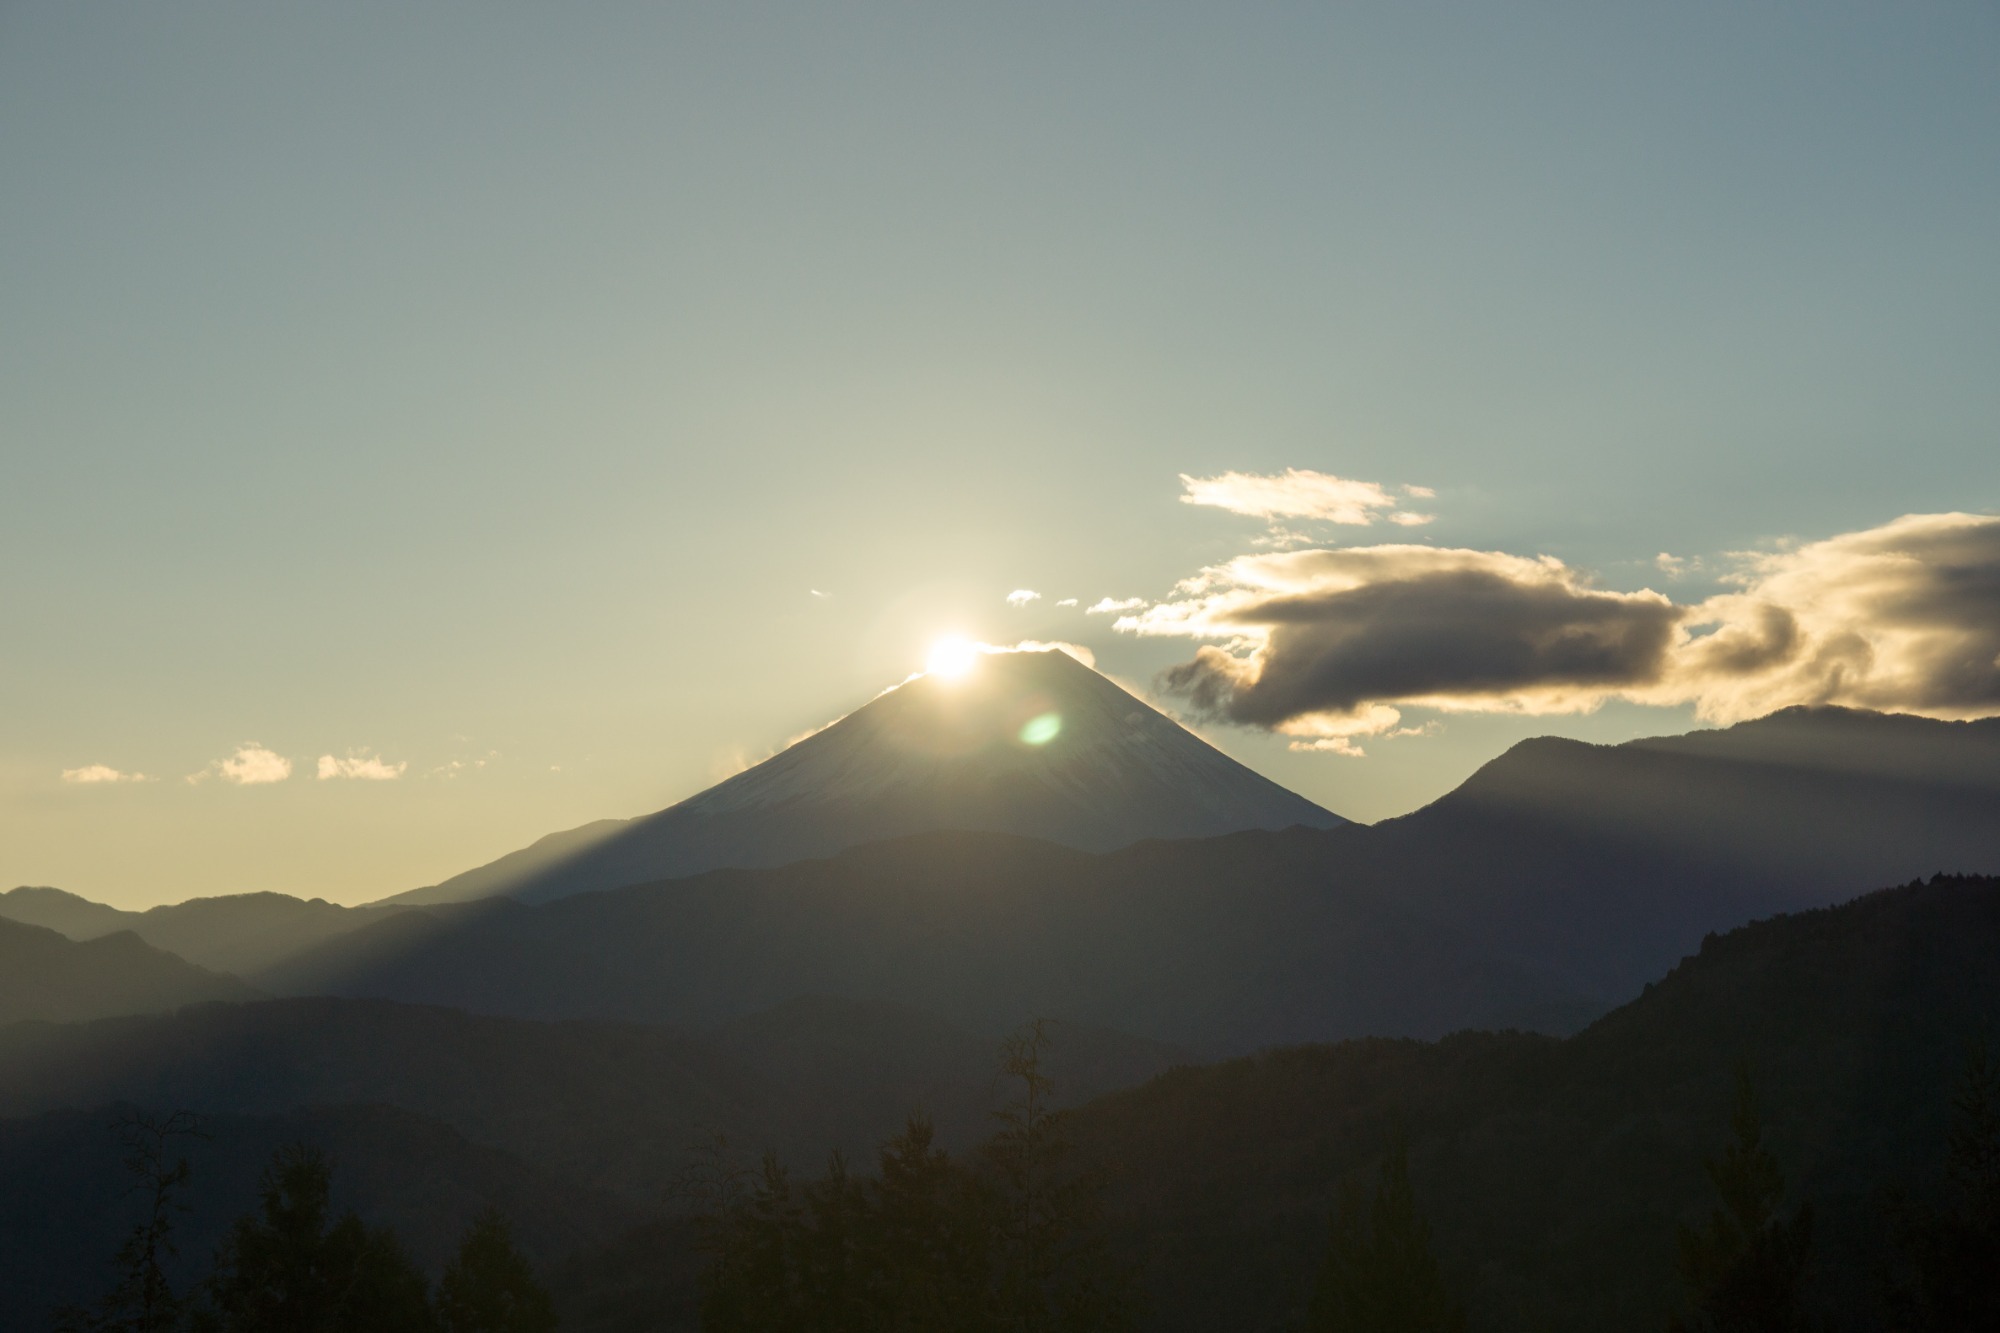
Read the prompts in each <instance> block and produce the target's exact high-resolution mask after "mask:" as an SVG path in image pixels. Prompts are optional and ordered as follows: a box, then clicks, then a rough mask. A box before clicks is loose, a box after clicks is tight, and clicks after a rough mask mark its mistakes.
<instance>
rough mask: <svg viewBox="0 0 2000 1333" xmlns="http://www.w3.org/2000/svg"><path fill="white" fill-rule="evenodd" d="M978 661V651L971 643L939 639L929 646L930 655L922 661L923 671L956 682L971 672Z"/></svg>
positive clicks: (963, 640)
mask: <svg viewBox="0 0 2000 1333" xmlns="http://www.w3.org/2000/svg"><path fill="white" fill-rule="evenodd" d="M978 660H979V650H978V649H977V648H975V647H973V646H972V643H971V641H969V640H967V639H961V638H957V637H956V636H954V637H952V638H949V639H939V640H938V641H937V642H936V643H934V644H932V645H931V655H930V656H929V657H928V658H926V659H925V660H924V671H925V672H926V673H927V674H929V675H933V676H942V677H943V678H944V679H946V680H956V679H958V678H959V677H960V676H963V675H964V674H965V673H966V672H968V671H970V670H972V667H973V664H974V663H975V662H977V661H978Z"/></svg>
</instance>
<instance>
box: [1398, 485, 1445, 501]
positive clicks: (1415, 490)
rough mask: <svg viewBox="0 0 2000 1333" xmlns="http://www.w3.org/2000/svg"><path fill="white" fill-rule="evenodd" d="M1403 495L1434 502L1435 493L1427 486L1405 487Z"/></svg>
mask: <svg viewBox="0 0 2000 1333" xmlns="http://www.w3.org/2000/svg"><path fill="white" fill-rule="evenodd" d="M1403 494H1405V495H1407V496H1410V497H1412V498H1413V499H1418V500H1435V499H1437V492H1436V491H1434V490H1432V489H1431V488H1430V487H1428V486H1405V487H1403Z"/></svg>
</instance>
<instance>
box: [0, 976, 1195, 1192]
mask: <svg viewBox="0 0 2000 1333" xmlns="http://www.w3.org/2000/svg"><path fill="white" fill-rule="evenodd" d="M1055 1030H1056V1031H1057V1032H1058V1033H1059V1034H1060V1042H1059V1047H1058V1051H1057V1054H1056V1055H1055V1057H1054V1059H1053V1062H1052V1068H1053V1069H1054V1070H1055V1071H1056V1072H1057V1073H1058V1074H1059V1075H1060V1077H1061V1080H1062V1083H1063V1087H1064V1089H1065V1096H1066V1097H1067V1098H1068V1099H1072V1100H1074V1099H1080V1098H1084V1097H1089V1096H1094V1095H1097V1094H1099V1093H1102V1092H1106V1091H1109V1090H1111V1089H1113V1088H1118V1087H1126V1086H1129V1085H1131V1084H1134V1083H1138V1082H1142V1081H1143V1080H1145V1079H1147V1078H1149V1077H1151V1076H1152V1075H1154V1074H1156V1073H1159V1072H1160V1071H1161V1070H1163V1069H1167V1068H1170V1067H1172V1066H1173V1065H1175V1064H1178V1063H1182V1062H1184V1061H1185V1059H1186V1058H1187V1057H1186V1056H1185V1055H1184V1054H1183V1053H1181V1052H1179V1051H1176V1050H1174V1049H1172V1048H1169V1047H1163V1046H1160V1045H1158V1044H1157V1043H1151V1042H1146V1041H1142V1040H1140V1039H1138V1038H1133V1037H1127V1036H1124V1035H1123V1034H1120V1033H1115V1032H1105V1031H1101V1030H1096V1029H1088V1028H1080V1027H1078V1026H1076V1025H1074V1024H1066V1023H1058V1024H1056V1025H1055ZM996 1049H997V1043H995V1042H994V1041H992V1040H991V1039H988V1038H985V1037H981V1036H977V1035H974V1034H972V1033H968V1032H965V1031H962V1030H959V1029H955V1028H952V1027H950V1026H949V1025H947V1024H944V1023H942V1022H939V1021H938V1020H936V1019H933V1018H931V1017H929V1016H928V1015H924V1014H920V1013H915V1012H912V1011H908V1010H904V1009H899V1008H896V1007H894V1006H890V1005H880V1004H860V1003H855V1002H852V1001H842V1000H823V999H815V998H806V999H799V1000H794V1001H792V1002H790V1003H788V1004H786V1005H785V1006H783V1007H782V1008H781V1009H779V1010H777V1011H774V1012H772V1013H767V1014H756V1015H751V1016H749V1017H747V1018H744V1019H742V1020H739V1021H738V1022H736V1023H733V1024H731V1025H730V1026H729V1027H727V1028H725V1029H724V1030H722V1031H720V1032H718V1033H714V1034H711V1035H710V1036H708V1037H706V1038H703V1039H700V1040H696V1039H692V1038H688V1037H684V1036H679V1035H676V1034H675V1033H672V1032H668V1031H665V1030H662V1029H659V1028H652V1027H645V1026H641V1025H637V1024H629V1023H602V1022H584V1021H570V1022H560V1023H545V1022H533V1021H526V1020H521V1019H508V1018H491V1017H479V1016H475V1015H471V1014H465V1013H460V1012H458V1011H455V1010H450V1009H439V1008H432V1007H426V1006H416V1005H404V1004H394V1003H389V1002H386V1001H379V1000H336V999H309V1000H282V1001H271V1002H266V1003H260V1004H237V1005H225V1004H212V1005H202V1006H198V1007H194V1008H188V1009H183V1010H181V1011H180V1012H178V1013H176V1014H172V1015H168V1016H162V1017H155V1018H145V1019H108V1020H104V1021H101V1022H95V1023H86V1024H72V1025H55V1024H39V1023H30V1024H19V1025H16V1026H13V1027H8V1028H0V1115H7V1116H23V1115H31V1114H35V1113H38V1112H42V1111H47V1110H53V1109H56V1108H60V1107H66V1106H94V1105H98V1104H100V1103H106V1102H111V1101H130V1102H135V1103H138V1104H142V1105H145V1106H149V1107H170V1108H182V1109H187V1110H192V1111H198V1112H204V1113H227V1114H236V1115H261V1114H270V1113H276V1112H284V1111H290V1110H293V1109H297V1108H301V1107H312V1106H324V1105H344V1104H349V1103H380V1104H384V1105H391V1106H398V1107H402V1108H404V1109H406V1110H409V1111H412V1112H415V1113H418V1114H421V1115H423V1116H426V1117H428V1118H430V1119H432V1120H435V1121H438V1122H440V1123H442V1124H446V1125H449V1126H451V1127H452V1128H453V1129H454V1130H456V1131H458V1132H460V1133H463V1134H464V1135H466V1137H467V1138H469V1139H472V1140H474V1141H476V1142H479V1143H484V1144H489V1145H491V1146H493V1147H497V1148H502V1149H505V1150H506V1151H508V1152H510V1153H513V1154H514V1155H516V1156H517V1157H519V1158H521V1159H522V1160H524V1161H527V1162H531V1163H533V1164H534V1165H536V1166H537V1167H538V1168H541V1169H544V1170H548V1171H551V1172H554V1173H556V1174H559V1175H561V1176H563V1177H565V1178H567V1179H569V1180H572V1181H574V1182H576V1183H578V1184H581V1185H588V1186H591V1187H594V1188H599V1189H605V1190H610V1191H615V1192H619V1193H622V1194H624V1195H626V1196H627V1197H628V1198H630V1199H632V1200H633V1201H635V1202H639V1203H648V1204H651V1203H657V1202H659V1200H660V1198H661V1193H662V1191H663V1190H664V1189H665V1188H666V1187H667V1185H668V1184H669V1183H670V1182H671V1181H672V1180H673V1178H674V1177H675V1175H676V1174H677V1173H678V1172H679V1171H680V1170H681V1169H682V1167H683V1166H684V1165H685V1164H686V1162H687V1154H688V1150H689V1148H690V1147H692V1146H693V1145H695V1144H698V1143H702V1142H706V1141H707V1140H708V1139H709V1138H710V1137H711V1136H712V1135H714V1134H717V1133H726V1134H728V1135H729V1136H730V1137H731V1138H732V1139H733V1140H734V1141H735V1142H737V1143H739V1144H756V1145H757V1146H758V1150H759V1151H761V1150H762V1149H764V1148H770V1149H774V1150H777V1151H779V1152H780V1153H781V1154H782V1155H784V1156H785V1157H786V1158H787V1159H788V1160H790V1161H792V1162H793V1163H795V1164H798V1165H801V1166H804V1167H812V1166H816V1165H817V1164H818V1163H819V1162H820V1161H821V1160H822V1159H823V1158H824V1156H825V1155H826V1153H827V1152H829V1151H830V1150H832V1149H835V1148H839V1149H842V1150H844V1151H847V1152H849V1153H856V1154H863V1155H865V1154H866V1153H867V1152H868V1151H870V1150H871V1149H872V1148H873V1146H874V1145H875V1144H876V1143H877V1142H879V1141H880V1140H881V1139H883V1138H884V1137H886V1136H887V1135H889V1134H891V1133H893V1132H895V1131H896V1130H897V1129H898V1128H900V1127H901V1124H902V1121H903V1119H904V1117H905V1116H907V1115H908V1114H909V1112H910V1110H911V1109H912V1108H913V1107H922V1108H924V1109H925V1110H927V1111H929V1112H930V1113H931V1114H932V1115H933V1116H934V1117H935V1119H936V1121H937V1124H938V1127H939V1130H940V1134H941V1136H942V1137H943V1138H944V1139H945V1141H947V1142H950V1143H952V1144H955V1145H959V1146H964V1145H969V1144H972V1143H974V1142H976V1141H978V1139H979V1138H981V1137H983V1136H984V1134H985V1133H986V1131H987V1129H988V1126H989V1117H990V1114H991V1112H992V1111H993V1110H994V1109H995V1108H996V1107H997V1106H998V1105H999V1102H998V1100H997V1093H996V1089H995V1085H994V1067H995V1059H996V1056H995V1052H996Z"/></svg>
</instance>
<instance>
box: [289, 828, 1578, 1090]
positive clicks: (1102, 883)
mask: <svg viewBox="0 0 2000 1333" xmlns="http://www.w3.org/2000/svg"><path fill="white" fill-rule="evenodd" d="M1366 832H1367V831H1366V830H1364V829H1341V830H1335V831H1333V832H1331V833H1319V832H1313V831H1310V830H1304V829H1294V830H1291V831H1289V832H1284V833H1263V832H1251V833H1238V834H1232V835H1229V836H1227V837H1220V838H1207V839H1200V840H1195V841H1189V842H1176V843H1162V842H1147V843H1141V844H1138V845H1137V846H1133V847H1128V848H1125V849H1123V850H1120V851H1117V852H1110V853H1104V854H1098V855H1092V854H1088V853H1083V852H1078V851H1073V850H1070V849H1068V848H1064V847H1057V846H1054V845H1052V844H1049V843H1045V842H1036V841H1032V840H1029V839H1025V838H1018V837H1011V836H1008V835H1005V834H998V833H932V834H924V835H918V836H913V837H909V838H902V839H895V840H891V841H887V842H881V843H875V844H871V845H869V846H866V847H859V848H854V849H851V850H849V851H846V852H842V853H841V854H839V855H837V856H834V857H831V858H828V859H825V860H816V861H805V862H800V863H797V864H794V865H789V866H783V867H777V868H773V869H765V870H723V871H712V872H710V873H708V874H705V875H699V876H695V877H693V878H690V879H683V880H671V881H666V882H663V883H658V884H649V885H638V886H633V887H629V888H624V889H617V890H612V891H608V892H600V893H590V894H581V895H577V896H574V897H570V898H565V899H561V900H558V901H555V902H549V903H545V904H540V905H535V906H524V905H521V904H518V903H512V902H503V903H495V904H491V905H488V906H485V907H479V908H460V909H455V910H453V911H450V912H447V913H444V914H440V915H433V914H432V913H431V912H429V911H426V912H422V913H412V914H409V915H407V916H404V917H399V918H396V919H393V920H389V921H385V922H382V923H380V924H378V925H377V926H374V927H370V928H368V929H367V930H364V931H360V932H356V933H354V934H351V935H348V936H346V937H344V938H343V939H341V940H337V941H335V942H334V943H333V944H331V945H329V946H327V947H326V948H324V949H322V950H320V951H317V952H316V953H313V954H308V955H305V956H302V957H301V958H299V959H297V960H295V961H294V963H293V964H291V965H289V966H288V967H286V968H284V969H282V970H277V971H273V972H268V973H264V974H261V975H260V980H261V982H262V984H265V985H266V986H268V987H270V988H272V989H277V990H282V991H286V992H290V993H333V994H348V995H374V996H385V997H389V998H395V999H402V1000H408V1001H412V1002H419V1003H426V1004H442V1005H451V1006H455V1007H461V1008H466V1009H471V1010H474V1011H478V1012H482V1013H498V1014H516V1015H521V1016H526V1017H539V1018H576V1017H592V1018H624V1019H632V1020H637V1021H643V1022H650V1023H666V1024H672V1025H676V1026H679V1027H682V1028H686V1029H700V1028H708V1027H713V1026H716V1025H719V1024H723V1023H728V1022H730V1021H732V1020H734V1019H738V1018H741V1017H743V1016H745V1015H748V1014H752V1013H756V1012H759V1011H762V1010H767V1009H770V1008H772V1007H774V1006H776V1005H780V1004H783V1003H784V1002H786V1001H787V1000H790V999H792V998H794V997H796V996H799V995H827V996H840V997H845V998H848V999H851V1000H860V1001H871V1002H885V1003H891V1004H899V1005H905V1006H908V1007H910V1008H914V1009H918V1010H923V1011H925V1012H929V1013H933V1014H936V1015H938V1016H939V1017H941V1018H942V1019H944V1020H945V1021H947V1022H949V1023H951V1024H953V1025H955V1026H958V1027H962V1028H965V1029H967V1030H969V1031H972V1032H978V1033H984V1034H988V1035H993V1034H997V1033H1000V1032H1003V1031H1006V1030H1008V1029H1011V1028H1013V1027H1014V1026H1016V1025H1017V1024H1019V1023H1020V1022H1021V1021H1022V1020H1023V1019H1024V1018H1025V1017H1028V1016H1031V1015H1035V1014H1048V1015H1058V1016H1061V1017H1064V1018H1067V1019H1071V1020H1073V1021H1075V1022H1078V1023H1081V1024H1086V1025H1091V1026H1099V1027H1105V1028H1113V1029H1117V1030H1119V1031H1123V1032H1130V1033H1134V1034H1136V1035H1139V1036H1143V1037H1148V1038H1151V1039H1154V1040H1157V1041H1162V1042H1168V1043H1173V1044H1177V1045H1182V1046H1187V1047H1190V1048H1193V1049H1197V1050H1201V1051H1210V1052H1213V1051H1240V1050H1248V1049H1252V1048H1255V1047H1257V1046H1261V1045H1266V1044H1270V1043H1273V1042H1284V1041H1299V1040H1304V1039H1310V1038H1318V1037H1324V1036H1330V1035H1350V1034H1359V1033H1369V1032H1379V1033H1407V1034H1412V1035H1435V1034H1437V1033H1440V1032H1445V1031H1449V1030H1450V1029H1452V1028H1456V1027H1462V1026H1466V1025H1468V1024H1483V1025H1497V1026H1508V1025H1533V1026H1539V1027H1547V1028H1553V1029H1557V1030H1567V1029H1570V1028H1573V1027H1575V1026H1578V1025H1579V1024H1580V1023H1581V1022H1583V1021H1586V1020H1587V1019H1588V1018H1589V1017H1591V1016H1593V1015H1594V1014H1595V1013H1597V1012H1600V1011H1601V1008H1602V1006H1601V1005H1599V1004H1596V1003H1595V1002H1593V1001H1592V1000H1591V998H1590V997H1587V996H1582V995H1580V994H1579V993H1577V992H1576V991H1574V990H1570V989H1566V988H1564V987H1563V986H1561V985H1559V984H1557V983H1555V982H1553V981H1551V980H1550V979H1549V978H1548V977H1547V976H1545V975H1544V974H1541V973H1538V972H1537V971H1535V970H1534V969H1532V968H1528V967H1522V966H1518V965H1515V964H1512V963H1508V962H1505V961H1496V960H1494V959H1493V958H1492V956H1491V953H1490V950H1489V949H1488V947H1487V945H1486V944H1485V942H1484V941H1482V940H1480V939H1479V938H1477V937H1476V936H1474V935H1472V934H1471V933H1469V932H1466V931H1462V930H1460V929H1458V928H1457V927H1456V926H1455V925H1454V924H1453V923H1451V922H1449V921H1446V920H1439V919H1437V918H1435V917H1433V916H1428V915H1425V914H1423V913H1420V912H1414V911H1412V910H1411V909H1410V907H1409V906H1408V905H1407V904H1406V903H1405V902H1404V901H1403V894H1402V892H1401V888H1402V886H1400V885H1397V884H1395V883H1394V882H1392V881H1391V882H1385V881H1384V880H1383V879H1382V878H1381V877H1380V876H1377V875H1373V874H1369V875H1362V874H1352V875H1349V874H1346V873H1345V872H1343V871H1341V870H1340V865H1341V858H1342V857H1344V856H1345V857H1349V859H1352V860H1355V863H1356V864H1357V865H1361V864H1365V861H1366V857H1365V856H1364V855H1361V854H1360V853H1359V851H1358V850H1357V849H1353V848H1352V841H1353V840H1358V839H1360V838H1362V837H1364V836H1365V834H1366ZM1350 851H1352V852H1353V853H1354V854H1353V855H1352V856H1350Z"/></svg>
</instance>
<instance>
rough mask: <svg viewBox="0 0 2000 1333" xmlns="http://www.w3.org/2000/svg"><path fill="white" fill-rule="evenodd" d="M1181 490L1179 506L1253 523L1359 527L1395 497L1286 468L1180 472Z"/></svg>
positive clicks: (1418, 491) (1364, 484)
mask: <svg viewBox="0 0 2000 1333" xmlns="http://www.w3.org/2000/svg"><path fill="white" fill-rule="evenodd" d="M1181 487H1182V489H1183V490H1184V492H1185V494H1183V495H1182V496H1181V503H1182V504H1191V505H1212V506H1214V507H1215V508H1217V509H1227V510H1228V511H1229V512H1230V513H1232V514H1247V515H1249V516H1250V517H1251V518H1264V519H1273V520H1275V519H1285V518H1305V519H1314V520H1317V521H1319V522H1322V523H1345V524H1351V525H1354V526H1358V527H1366V526H1368V525H1369V524H1371V523H1373V522H1374V521H1375V519H1376V517H1377V514H1378V511H1380V512H1383V513H1387V512H1388V511H1391V510H1394V509H1395V508H1396V504H1397V500H1396V497H1395V496H1394V495H1392V494H1391V493H1390V492H1389V490H1388V489H1387V488H1386V487H1383V486H1380V485H1377V484H1376V483H1375V482H1372V481H1351V480H1349V479H1348V478H1346V477H1336V476H1333V475H1332V474H1331V473H1326V472H1311V471H1307V470H1304V469H1302V468H1286V469H1285V470H1284V471H1283V472H1279V473H1273V474H1259V473H1253V472H1224V473H1222V474H1221V475H1220V476H1215V477H1190V476H1188V475H1187V474H1186V473H1182V474H1181ZM1404 491H1405V493H1406V494H1409V495H1422V496H1424V497H1429V496H1430V495H1431V491H1430V490H1428V489H1427V488H1425V487H1421V486H1417V487H1405V488H1404ZM1392 517H1394V516H1393V515H1392ZM1397 521H1414V522H1418V523H1424V522H1428V521H1429V520H1428V519H1426V518H1417V519H1415V520H1400V519H1399V520H1397Z"/></svg>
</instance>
